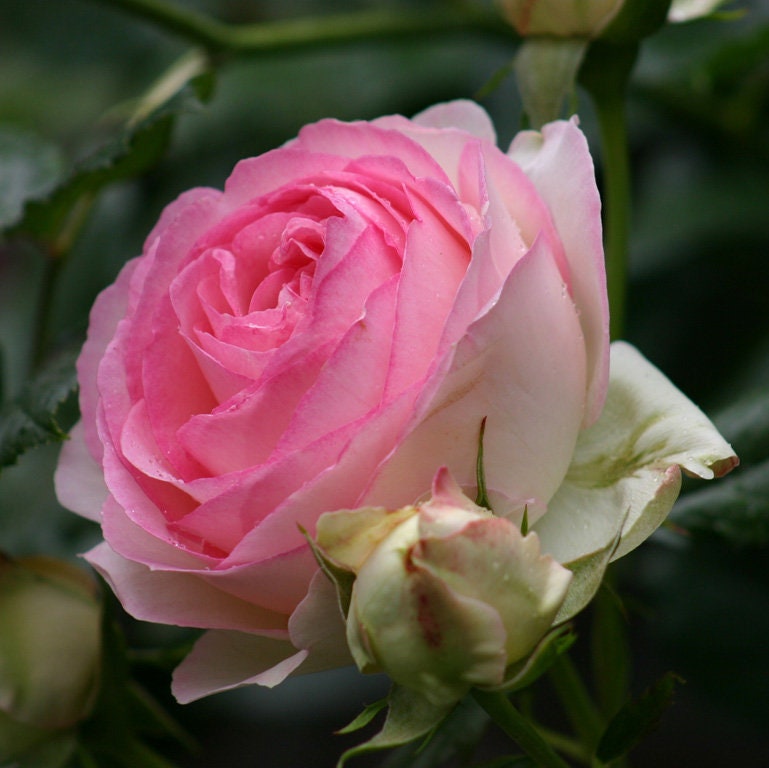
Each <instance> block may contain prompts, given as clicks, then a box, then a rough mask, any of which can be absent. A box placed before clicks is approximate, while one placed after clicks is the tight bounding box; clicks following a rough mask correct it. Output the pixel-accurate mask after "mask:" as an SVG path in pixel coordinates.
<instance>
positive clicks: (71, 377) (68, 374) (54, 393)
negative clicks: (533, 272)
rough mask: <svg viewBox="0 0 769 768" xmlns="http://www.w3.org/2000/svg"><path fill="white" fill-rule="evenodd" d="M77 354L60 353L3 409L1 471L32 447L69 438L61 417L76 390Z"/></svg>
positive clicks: (72, 352)
mask: <svg viewBox="0 0 769 768" xmlns="http://www.w3.org/2000/svg"><path fill="white" fill-rule="evenodd" d="M76 354H77V353H76V352H75V351H74V350H72V349H70V350H66V351H64V352H61V353H60V354H59V355H57V356H56V357H55V358H54V359H53V360H51V361H50V362H49V363H48V364H47V365H46V366H45V367H44V368H43V369H42V370H41V371H40V373H39V374H38V375H37V376H36V377H35V378H34V379H32V381H30V382H28V383H27V385H26V386H25V388H24V389H23V390H22V392H21V394H20V395H19V396H18V398H16V400H14V401H12V402H10V403H7V404H6V405H4V406H3V407H2V409H0V468H2V467H6V466H9V465H10V464H14V463H15V462H16V460H17V459H18V457H19V456H20V455H21V454H22V453H24V451H26V450H28V449H30V448H34V447H36V446H38V445H43V444H45V443H50V442H61V441H62V440H64V439H66V433H65V431H64V428H63V427H62V425H61V424H60V423H59V417H58V414H59V411H60V409H61V406H62V405H63V404H64V403H65V402H66V401H67V400H68V399H69V398H70V397H71V396H72V394H73V393H74V392H75V390H76V388H77V374H76V372H75V357H76Z"/></svg>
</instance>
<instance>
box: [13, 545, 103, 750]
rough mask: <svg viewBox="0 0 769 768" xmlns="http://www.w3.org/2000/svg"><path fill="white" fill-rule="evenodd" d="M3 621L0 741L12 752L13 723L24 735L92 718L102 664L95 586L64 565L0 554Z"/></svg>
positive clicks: (77, 570)
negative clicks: (91, 713) (15, 558)
mask: <svg viewBox="0 0 769 768" xmlns="http://www.w3.org/2000/svg"><path fill="white" fill-rule="evenodd" d="M0 617H1V618H0V715H1V716H2V717H0V722H1V723H2V725H3V728H2V729H1V730H2V734H0V735H2V736H3V739H2V741H3V742H4V746H5V749H11V747H12V744H11V742H12V741H13V738H12V734H13V728H12V724H13V723H16V724H17V725H18V728H17V731H18V734H19V735H20V736H21V735H22V734H27V735H28V732H29V731H30V728H32V729H43V730H59V729H63V728H67V727H70V726H72V725H74V724H75V723H76V722H78V721H79V720H81V719H82V718H83V717H85V716H86V715H87V714H88V712H89V710H90V708H91V706H92V704H93V701H94V697H95V695H96V691H97V686H98V670H99V660H100V637H101V633H100V622H101V608H100V600H99V599H98V596H97V587H96V584H95V582H94V581H93V580H92V579H91V578H90V577H89V576H88V575H87V574H85V573H84V572H83V571H81V570H80V569H78V568H76V567H74V566H72V565H69V564H68V563H65V562H60V561H57V560H53V559H50V558H42V557H40V558H26V559H23V560H18V561H14V560H10V559H8V558H6V557H3V556H1V555H0ZM6 742H7V743H6Z"/></svg>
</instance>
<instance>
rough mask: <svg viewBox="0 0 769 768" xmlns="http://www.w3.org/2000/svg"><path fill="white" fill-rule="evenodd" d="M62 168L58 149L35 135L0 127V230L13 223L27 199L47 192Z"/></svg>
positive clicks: (58, 176)
mask: <svg viewBox="0 0 769 768" xmlns="http://www.w3.org/2000/svg"><path fill="white" fill-rule="evenodd" d="M63 168H64V159H63V157H62V156H61V153H60V152H59V150H58V149H57V148H56V147H54V146H53V145H51V144H47V143H45V142H44V141H42V140H41V139H39V138H37V137H36V136H32V135H30V134H28V133H23V132H22V131H19V130H15V129H13V128H10V127H2V128H0V229H5V228H6V227H9V226H11V225H12V224H15V223H16V222H17V221H18V219H19V217H20V215H21V212H22V210H23V208H24V204H25V203H26V202H27V200H30V199H34V198H36V197H40V196H42V195H45V194H47V193H48V192H50V191H51V189H53V187H55V186H56V184H57V182H58V181H59V179H60V178H61V175H62V172H63Z"/></svg>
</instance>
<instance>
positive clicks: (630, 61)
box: [579, 40, 638, 339]
mask: <svg viewBox="0 0 769 768" xmlns="http://www.w3.org/2000/svg"><path fill="white" fill-rule="evenodd" d="M637 57H638V45H637V44H633V43H627V44H625V45H614V44H612V43H606V42H603V41H601V40H597V41H595V42H594V43H593V44H592V45H591V46H590V48H588V51H587V55H586V56H585V59H584V61H583V62H582V66H581V68H580V71H579V81H580V83H581V84H582V85H583V86H584V87H585V89H586V90H587V91H588V93H589V94H590V96H591V98H592V100H593V104H594V106H595V112H596V116H597V118H598V127H599V131H600V134H601V149H602V160H603V162H602V164H601V168H602V171H603V203H604V210H605V214H604V228H605V235H604V243H605V248H606V279H607V283H608V292H609V308H610V318H611V319H610V323H611V338H612V339H619V338H622V336H623V334H624V331H625V304H626V296H627V270H628V254H629V248H630V203H631V200H630V160H629V151H628V127H627V104H626V91H627V84H628V81H629V79H630V74H631V72H632V70H633V66H634V64H635V61H636V58H637Z"/></svg>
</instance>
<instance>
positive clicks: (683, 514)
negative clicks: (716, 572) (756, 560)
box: [670, 460, 769, 547]
mask: <svg viewBox="0 0 769 768" xmlns="http://www.w3.org/2000/svg"><path fill="white" fill-rule="evenodd" d="M670 520H671V522H673V523H674V524H675V525H677V526H680V527H681V528H685V529H686V530H688V531H692V532H695V533H713V534H716V535H718V536H721V537H723V538H725V539H727V540H729V541H730V542H732V543H733V544H736V545H738V546H753V547H764V546H766V545H767V544H769V460H767V461H764V462H763V463H761V464H757V465H755V466H753V467H751V468H750V469H747V470H744V471H740V472H738V473H737V474H735V475H733V476H732V477H729V478H726V479H725V480H722V481H721V482H720V483H719V484H718V485H717V486H713V487H709V488H703V489H702V490H699V491H694V492H692V493H688V494H687V495H686V496H684V497H683V498H682V499H681V500H680V501H679V502H678V504H677V505H676V506H675V507H674V508H673V512H672V513H671V515H670Z"/></svg>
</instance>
